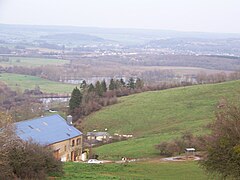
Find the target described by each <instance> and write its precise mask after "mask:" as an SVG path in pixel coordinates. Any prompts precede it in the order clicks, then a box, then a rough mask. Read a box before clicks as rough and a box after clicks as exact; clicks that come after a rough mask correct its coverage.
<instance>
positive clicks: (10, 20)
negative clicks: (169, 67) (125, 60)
mask: <svg viewBox="0 0 240 180" xmlns="http://www.w3.org/2000/svg"><path fill="white" fill-rule="evenodd" d="M239 18H240V0H0V23H4V24H33V25H73V26H93V27H114V28H147V29H167V30H182V31H201V32H229V33H240V23H239Z"/></svg>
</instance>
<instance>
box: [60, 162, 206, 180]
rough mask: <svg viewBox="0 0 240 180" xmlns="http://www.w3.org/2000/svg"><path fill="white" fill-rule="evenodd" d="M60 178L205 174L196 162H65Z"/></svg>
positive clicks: (200, 179)
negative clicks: (63, 173)
mask: <svg viewBox="0 0 240 180" xmlns="http://www.w3.org/2000/svg"><path fill="white" fill-rule="evenodd" d="M64 172H65V175H64V176H63V177H62V178H61V179H63V180H64V179H66V180H70V179H151V180H154V179H156V180H176V179H179V180H191V179H194V180H204V179H207V178H208V177H207V175H206V174H205V173H204V171H203V170H202V169H201V168H199V166H198V164H197V163H196V162H171V163H163V162H138V163H129V164H100V165H98V164H85V163H65V165H64Z"/></svg>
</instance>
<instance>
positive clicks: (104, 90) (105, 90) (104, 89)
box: [101, 79, 107, 92]
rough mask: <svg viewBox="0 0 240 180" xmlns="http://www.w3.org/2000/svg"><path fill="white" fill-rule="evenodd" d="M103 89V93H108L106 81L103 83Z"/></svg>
mask: <svg viewBox="0 0 240 180" xmlns="http://www.w3.org/2000/svg"><path fill="white" fill-rule="evenodd" d="M101 87H102V91H103V92H107V84H106V81H105V79H104V80H103V81H102V82H101Z"/></svg>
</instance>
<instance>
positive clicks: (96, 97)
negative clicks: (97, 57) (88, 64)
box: [69, 78, 144, 120]
mask: <svg viewBox="0 0 240 180" xmlns="http://www.w3.org/2000/svg"><path fill="white" fill-rule="evenodd" d="M143 88H144V82H143V80H141V79H140V78H136V79H134V78H129V80H128V81H127V82H125V81H124V80H123V79H111V80H110V83H109V85H107V83H106V81H105V80H103V81H97V82H96V83H95V84H93V83H90V84H87V83H86V81H85V80H84V81H83V82H82V83H81V84H80V87H76V88H74V89H73V91H72V94H71V98H70V101H69V113H70V114H71V115H72V116H73V117H74V119H75V120H76V119H78V118H80V117H83V116H87V115H89V114H90V113H91V112H94V111H97V110H99V109H101V108H102V107H104V106H107V105H112V104H115V103H116V102H117V97H120V96H126V95H129V94H133V93H136V92H142V90H143Z"/></svg>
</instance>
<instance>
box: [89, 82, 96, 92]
mask: <svg viewBox="0 0 240 180" xmlns="http://www.w3.org/2000/svg"><path fill="white" fill-rule="evenodd" d="M94 91H95V87H94V85H93V84H92V83H91V84H90V85H89V86H88V92H94Z"/></svg>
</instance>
